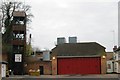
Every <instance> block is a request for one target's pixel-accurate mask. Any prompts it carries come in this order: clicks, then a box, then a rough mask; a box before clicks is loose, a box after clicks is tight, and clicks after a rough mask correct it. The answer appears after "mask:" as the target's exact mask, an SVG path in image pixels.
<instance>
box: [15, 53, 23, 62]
mask: <svg viewBox="0 0 120 80" xmlns="http://www.w3.org/2000/svg"><path fill="white" fill-rule="evenodd" d="M15 62H22V54H15Z"/></svg>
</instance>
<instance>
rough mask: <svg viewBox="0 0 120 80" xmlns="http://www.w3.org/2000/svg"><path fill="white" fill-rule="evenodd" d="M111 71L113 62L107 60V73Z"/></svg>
mask: <svg viewBox="0 0 120 80" xmlns="http://www.w3.org/2000/svg"><path fill="white" fill-rule="evenodd" d="M112 72H113V63H112V61H107V73H112Z"/></svg>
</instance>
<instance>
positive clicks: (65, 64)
mask: <svg viewBox="0 0 120 80" xmlns="http://www.w3.org/2000/svg"><path fill="white" fill-rule="evenodd" d="M100 65H101V59H100V57H92V58H91V57H90V58H89V57H84V58H58V65H57V66H58V70H57V71H58V74H100V73H101V66H100Z"/></svg>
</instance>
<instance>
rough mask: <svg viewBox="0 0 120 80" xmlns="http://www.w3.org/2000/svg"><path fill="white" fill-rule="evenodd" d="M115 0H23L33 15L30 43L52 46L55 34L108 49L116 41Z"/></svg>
mask: <svg viewBox="0 0 120 80" xmlns="http://www.w3.org/2000/svg"><path fill="white" fill-rule="evenodd" d="M118 1H119V0H37V1H35V0H24V3H25V4H29V5H30V6H31V13H32V14H33V15H34V17H33V18H32V22H31V23H30V24H29V25H28V26H29V27H30V29H29V32H28V35H29V34H30V33H31V34H32V46H33V47H38V48H39V49H52V48H54V47H55V44H56V42H57V37H65V38H66V41H67V42H68V37H74V36H76V37H77V41H78V42H97V43H99V44H101V45H102V46H104V47H106V51H112V49H113V46H114V45H118Z"/></svg>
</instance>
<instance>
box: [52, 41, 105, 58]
mask: <svg viewBox="0 0 120 80" xmlns="http://www.w3.org/2000/svg"><path fill="white" fill-rule="evenodd" d="M52 53H53V54H55V53H57V56H93V55H99V56H100V55H102V54H105V47H103V46H101V45H100V44H98V43H96V42H88V43H65V44H60V45H57V46H56V47H55V48H53V49H52Z"/></svg>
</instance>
